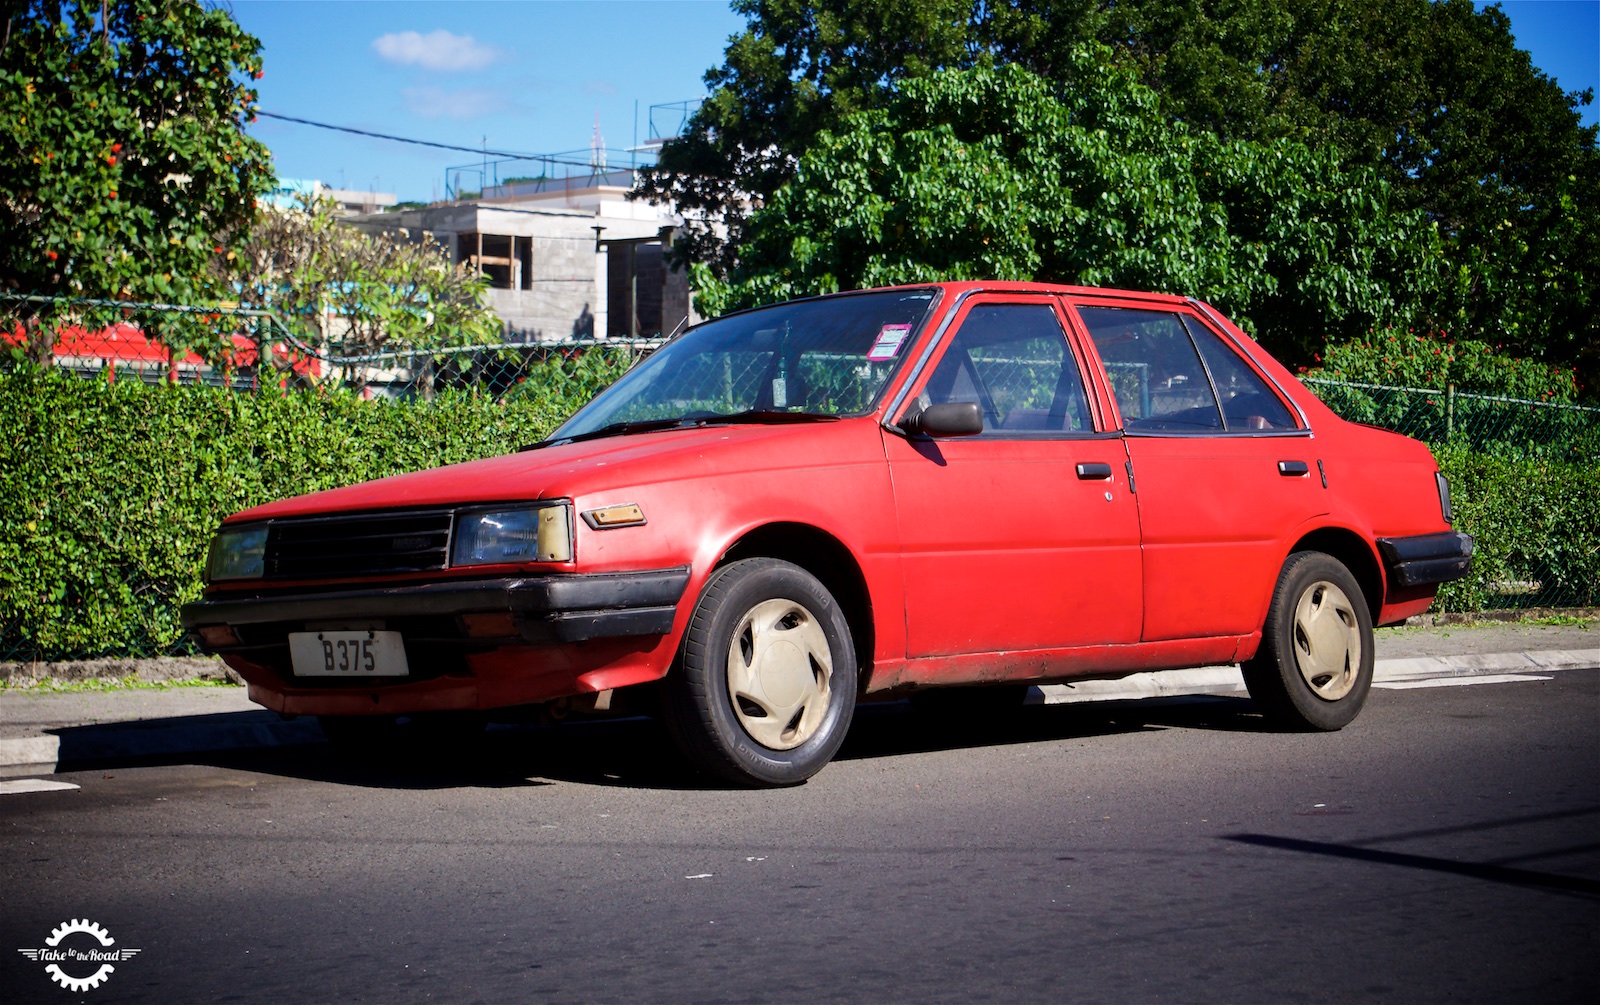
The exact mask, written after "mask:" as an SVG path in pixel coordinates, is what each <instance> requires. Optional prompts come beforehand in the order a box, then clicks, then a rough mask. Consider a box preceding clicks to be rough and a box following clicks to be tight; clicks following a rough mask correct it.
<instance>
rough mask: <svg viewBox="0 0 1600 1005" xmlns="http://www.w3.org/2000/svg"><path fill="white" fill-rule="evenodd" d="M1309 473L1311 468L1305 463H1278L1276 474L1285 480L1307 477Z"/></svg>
mask: <svg viewBox="0 0 1600 1005" xmlns="http://www.w3.org/2000/svg"><path fill="white" fill-rule="evenodd" d="M1310 473H1311V466H1310V465H1308V464H1307V463H1306V462H1305V461H1279V462H1278V474H1280V475H1283V476H1284V477H1285V478H1296V477H1299V476H1300V475H1308V474H1310Z"/></svg>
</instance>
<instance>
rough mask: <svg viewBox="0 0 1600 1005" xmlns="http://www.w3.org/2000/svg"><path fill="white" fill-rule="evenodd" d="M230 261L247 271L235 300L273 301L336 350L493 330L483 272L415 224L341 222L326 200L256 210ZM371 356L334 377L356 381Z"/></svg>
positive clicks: (403, 346)
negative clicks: (390, 226) (386, 226)
mask: <svg viewBox="0 0 1600 1005" xmlns="http://www.w3.org/2000/svg"><path fill="white" fill-rule="evenodd" d="M237 261H238V263H239V265H240V267H241V268H242V271H243V274H244V275H245V276H246V277H248V278H247V281H246V282H245V283H244V284H243V285H242V289H243V293H242V298H243V302H244V303H246V304H248V305H250V306H252V307H259V308H264V309H268V310H273V311H276V312H277V313H279V314H280V316H282V317H284V318H286V319H287V320H289V321H290V322H291V323H292V324H293V325H294V326H296V327H297V328H299V329H300V330H301V332H302V333H303V334H304V335H305V336H306V337H307V338H309V339H310V341H311V342H313V343H314V344H315V347H316V348H317V349H318V350H319V351H322V352H326V353H329V354H331V355H334V356H337V357H363V356H370V355H373V354H375V353H380V352H385V351H392V350H421V351H427V350H442V349H447V348H451V347H457V346H464V345H482V344H487V343H491V342H494V341H496V340H497V339H498V337H499V335H500V320H499V318H498V317H497V316H496V315H495V313H494V311H493V309H492V308H490V307H489V305H488V304H487V303H486V301H485V296H484V292H485V290H487V289H488V279H487V278H486V277H484V276H483V275H481V274H474V273H473V272H471V271H470V270H469V268H468V267H467V265H466V264H465V263H462V264H460V265H457V264H453V263H452V262H451V261H450V257H449V256H448V255H447V254H446V253H445V252H444V250H443V249H442V248H440V247H439V246H438V245H436V244H435V243H433V242H432V241H431V240H429V239H428V238H427V236H426V235H424V234H417V235H412V234H410V233H408V232H407V231H404V230H395V231H378V232H374V233H368V232H366V231H362V230H358V229H356V228H354V227H352V226H349V225H347V224H345V223H342V222H340V221H339V220H338V218H337V217H336V215H335V213H334V211H333V206H332V203H330V202H328V201H327V200H320V201H319V200H314V199H313V200H303V201H302V204H301V205H300V206H299V207H297V208H289V209H277V210H266V211H264V212H262V213H261V215H260V217H259V219H258V220H257V222H256V225H255V227H254V229H253V230H252V231H251V232H250V236H249V239H248V240H247V241H245V242H244V243H243V245H242V246H241V247H240V249H239V255H238V258H237ZM224 278H226V274H225V273H223V272H222V271H221V270H219V274H218V279H219V280H221V279H224ZM421 358H423V359H424V360H425V359H426V357H425V356H424V357H421ZM373 365H374V364H373V363H372V362H371V361H352V362H350V363H347V364H345V366H344V373H343V377H344V379H345V381H346V382H347V383H351V384H354V385H357V386H359V385H361V384H362V383H364V382H365V380H366V377H367V376H368V375H369V374H370V373H371V372H372V369H373ZM424 384H425V388H424V389H425V390H427V386H426V378H425V379H424Z"/></svg>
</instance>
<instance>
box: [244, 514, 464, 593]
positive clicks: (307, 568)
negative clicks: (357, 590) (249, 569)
mask: <svg viewBox="0 0 1600 1005" xmlns="http://www.w3.org/2000/svg"><path fill="white" fill-rule="evenodd" d="M450 518H451V513H450V511H449V510H431V511H427V512H416V513H379V514H369V515H362V516H336V517H319V518H316V519H311V520H282V521H276V522H274V523H273V524H271V526H269V527H268V528H267V549H266V556H265V573H266V576H267V578H268V579H343V578H345V577H348V576H372V575H379V574H382V573H392V572H421V571H424V570H427V569H443V568H444V567H445V565H446V564H447V562H448V561H449V557H450Z"/></svg>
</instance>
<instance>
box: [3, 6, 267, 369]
mask: <svg viewBox="0 0 1600 1005" xmlns="http://www.w3.org/2000/svg"><path fill="white" fill-rule="evenodd" d="M7 6H8V9H13V10H16V11H17V12H16V13H13V14H11V15H10V16H9V17H8V18H7V19H6V22H5V24H4V26H3V31H4V34H5V38H4V42H3V45H0V232H3V233H5V234H6V235H8V237H9V238H11V239H8V240H6V241H4V242H0V289H4V290H7V291H14V292H21V293H35V294H44V295H50V296H59V297H90V298H104V299H126V300H139V301H148V302H167V303H173V302H179V303H199V302H205V299H206V293H207V284H208V280H207V279H206V278H205V277H206V276H207V274H208V272H210V271H212V270H213V269H216V268H217V267H219V265H222V266H225V265H226V263H228V262H229V261H230V260H231V259H232V258H233V257H234V255H233V249H234V248H235V247H236V246H237V245H238V243H239V242H240V241H241V240H242V235H243V233H244V231H245V230H246V229H247V228H248V225H249V222H250V220H251V218H252V216H253V215H254V212H255V208H254V203H255V198H256V197H257V196H258V195H260V194H261V193H263V192H265V191H267V190H268V189H270V188H271V185H272V169H271V163H270V155H269V154H268V152H267V149H266V148H265V147H264V146H262V145H261V144H260V143H259V142H257V141H255V140H253V139H251V138H249V137H248V136H246V135H245V134H244V132H243V131H242V126H243V124H244V122H246V121H248V120H251V119H253V118H254V116H255V101H256V92H255V91H254V90H253V89H252V88H251V86H250V80H251V79H252V78H259V77H260V76H261V57H260V43H259V42H257V41H256V39H254V38H252V37H251V36H250V35H247V34H245V33H244V32H243V31H241V30H240V28H239V26H238V25H237V24H235V23H234V22H233V20H232V19H231V18H230V17H229V16H228V14H227V13H226V12H225V11H223V10H220V9H216V8H211V7H204V6H202V5H200V4H199V3H194V2H185V0H111V2H109V3H106V4H99V3H93V2H87V0H80V2H74V0H29V2H26V3H23V4H21V5H7ZM18 7H20V9H17V8H18ZM102 13H103V14H104V20H102ZM114 319H115V315H114V313H112V312H110V311H105V310H98V311H97V310H86V309H84V308H81V307H73V306H70V305H66V304H61V303H56V304H53V305H47V306H45V307H43V308H31V307H21V306H18V305H17V303H16V302H0V325H3V326H4V327H6V328H13V327H14V326H15V325H16V324H18V323H19V322H20V323H23V324H24V325H25V326H26V328H27V335H28V352H29V354H30V355H31V356H32V357H33V358H34V359H35V360H36V361H39V362H45V361H47V360H48V359H49V358H50V347H51V344H52V338H53V336H52V332H53V330H54V328H55V327H56V326H58V325H60V324H65V323H81V324H83V325H85V326H86V327H100V326H102V325H105V324H107V323H109V322H110V321H112V320H114ZM170 321H171V324H169V325H166V326H164V327H163V328H162V329H161V330H159V331H155V332H152V333H151V334H152V335H154V336H156V337H157V339H158V340H160V341H162V342H163V343H165V344H167V345H169V346H171V347H174V348H177V349H187V348H189V346H190V340H191V339H192V338H194V337H196V336H197V334H198V333H199V332H200V331H202V330H203V329H199V328H196V326H194V325H191V324H188V323H187V322H186V319H183V318H182V317H179V316H174V317H173V318H171V319H170Z"/></svg>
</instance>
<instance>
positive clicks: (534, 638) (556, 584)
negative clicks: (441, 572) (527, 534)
mask: <svg viewBox="0 0 1600 1005" xmlns="http://www.w3.org/2000/svg"><path fill="white" fill-rule="evenodd" d="M688 584H689V567H688V566H680V567H678V568H672V569H651V570H646V571H642V572H617V573H588V574H576V573H573V574H555V575H546V576H519V577H508V578H503V579H491V580H469V581H466V582H459V583H457V582H449V583H425V584H422V585H417V586H396V587H387V588H381V589H371V590H346V591H338V592H328V593H297V594H291V595H287V596H264V597H241V598H227V597H219V598H215V599H208V600H200V601H196V602H195V603H192V604H185V605H184V606H183V610H182V613H181V617H182V624H183V627H184V628H187V629H189V630H190V631H198V630H199V629H201V628H207V627H212V626H222V625H226V626H229V627H232V628H235V629H247V630H248V629H250V628H254V627H257V626H265V625H304V624H305V623H307V622H317V623H323V622H334V621H368V620H382V621H391V620H409V619H419V618H420V619H430V620H435V621H437V619H460V618H462V617H464V616H467V615H480V614H506V615H510V616H511V623H512V624H513V625H515V627H516V630H517V634H518V636H519V637H520V638H521V640H522V641H524V642H529V643H534V644H546V645H548V644H556V643H563V642H586V641H589V640H591V639H604V638H619V637H625V636H633V635H664V634H666V633H667V632H669V631H671V630H672V620H673V617H674V616H675V615H676V613H677V603H678V599H679V598H680V597H682V596H683V591H684V588H685V587H687V586H688ZM465 634H466V633H465V632H463V635H465ZM215 648H218V649H224V650H225V649H226V648H227V647H215Z"/></svg>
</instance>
